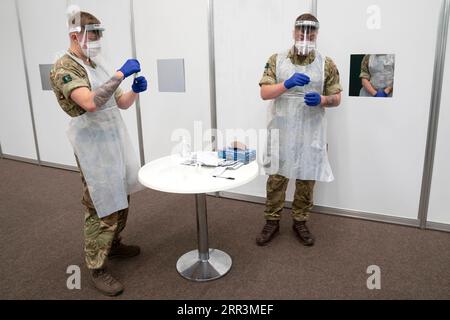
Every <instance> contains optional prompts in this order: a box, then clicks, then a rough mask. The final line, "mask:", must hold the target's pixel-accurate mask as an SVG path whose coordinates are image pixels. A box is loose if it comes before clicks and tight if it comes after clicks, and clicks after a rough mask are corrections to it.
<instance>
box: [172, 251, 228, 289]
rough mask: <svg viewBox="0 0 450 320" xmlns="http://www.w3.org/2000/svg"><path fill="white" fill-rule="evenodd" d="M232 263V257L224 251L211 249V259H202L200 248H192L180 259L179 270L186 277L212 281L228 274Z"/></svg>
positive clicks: (193, 279) (194, 279)
mask: <svg viewBox="0 0 450 320" xmlns="http://www.w3.org/2000/svg"><path fill="white" fill-rule="evenodd" d="M231 264H232V262H231V257H230V256H229V255H228V254H227V253H225V252H223V251H220V250H217V249H209V260H200V259H199V256H198V250H192V251H189V252H188V253H185V254H184V255H182V256H181V257H180V258H179V259H178V261H177V270H178V272H179V273H180V274H181V275H182V276H183V277H184V278H186V279H189V280H192V281H210V280H215V279H219V278H220V277H223V276H224V275H225V274H227V272H228V271H230V269H231Z"/></svg>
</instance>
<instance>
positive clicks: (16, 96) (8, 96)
mask: <svg viewBox="0 0 450 320" xmlns="http://www.w3.org/2000/svg"><path fill="white" fill-rule="evenodd" d="M0 15H1V18H0V37H1V39H3V40H2V43H3V45H2V59H1V60H0V69H1V70H2V74H3V75H4V76H2V77H0V88H2V89H1V92H2V93H1V94H0V143H1V148H2V152H3V154H4V155H9V156H14V157H21V158H26V159H32V160H37V154H36V147H35V142H34V135H33V125H32V119H31V112H30V104H29V101H28V94H27V84H26V78H25V70H24V66H23V56H22V49H21V43H20V34H19V25H18V21H17V14H16V6H15V1H14V0H5V1H1V2H0Z"/></svg>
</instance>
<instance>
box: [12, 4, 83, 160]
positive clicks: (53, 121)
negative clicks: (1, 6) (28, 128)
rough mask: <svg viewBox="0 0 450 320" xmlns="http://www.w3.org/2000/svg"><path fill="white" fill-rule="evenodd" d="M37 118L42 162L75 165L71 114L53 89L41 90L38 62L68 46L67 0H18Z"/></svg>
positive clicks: (48, 61)
mask: <svg viewBox="0 0 450 320" xmlns="http://www.w3.org/2000/svg"><path fill="white" fill-rule="evenodd" d="M18 6H19V14H20V20H21V24H22V30H23V41H24V47H25V48H24V49H25V56H26V62H27V69H28V74H29V80H30V91H31V97H32V101H33V107H34V119H35V124H36V134H37V140H38V145H39V152H40V157H41V160H42V161H43V162H50V163H55V164H60V165H72V166H74V165H75V159H74V156H73V151H72V147H71V146H70V143H69V141H68V140H67V138H66V134H65V130H66V127H67V124H68V122H69V117H68V116H67V115H66V114H65V113H64V112H63V111H62V110H61V108H60V107H59V105H58V103H57V101H56V98H55V95H54V93H53V91H44V90H42V85H41V76H40V70H39V65H40V64H51V63H54V62H55V60H56V57H57V55H58V54H60V53H61V52H64V50H66V49H67V47H68V44H69V39H68V35H67V25H66V14H65V10H66V2H65V1H59V0H42V1H32V0H18Z"/></svg>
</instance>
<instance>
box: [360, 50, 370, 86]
mask: <svg viewBox="0 0 450 320" xmlns="http://www.w3.org/2000/svg"><path fill="white" fill-rule="evenodd" d="M369 57H370V55H368V54H366V55H365V56H364V58H363V60H362V62H361V73H360V74H359V77H360V78H363V79H367V80H370V72H369Z"/></svg>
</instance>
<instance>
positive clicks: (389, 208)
mask: <svg viewBox="0 0 450 320" xmlns="http://www.w3.org/2000/svg"><path fill="white" fill-rule="evenodd" d="M299 3H300V4H299ZM302 3H303V5H304V7H302V6H301V4H302ZM307 3H308V2H307V1H305V2H301V1H292V2H291V1H288V2H286V1H283V2H280V1H216V4H215V20H216V26H215V28H216V62H217V66H216V69H217V78H218V81H217V82H218V83H217V90H218V95H217V98H218V112H217V113H218V123H219V127H220V128H226V127H243V128H260V127H261V126H264V125H265V123H264V121H265V120H264V119H265V112H266V104H265V103H264V102H263V101H261V99H260V98H259V88H258V86H257V84H258V81H259V79H260V77H261V74H262V71H263V68H264V65H265V63H266V61H267V58H268V57H269V56H270V55H271V54H272V53H275V52H277V51H281V50H284V49H287V48H289V46H290V45H292V40H291V34H292V29H293V27H292V25H293V22H294V20H295V18H296V16H297V15H299V14H300V13H303V12H304V11H307V9H308V7H307V6H306V4H307ZM317 3H318V18H319V20H320V22H321V30H320V33H319V39H318V46H319V50H320V51H321V52H322V53H323V54H325V55H327V56H330V57H332V58H333V60H334V61H335V62H336V64H337V66H338V68H339V71H340V75H341V83H342V85H343V87H344V92H343V93H342V97H343V99H342V104H341V106H340V107H339V108H337V109H329V110H327V114H328V141H329V156H330V161H331V165H332V168H333V171H334V174H335V181H334V182H332V183H329V184H325V183H323V184H322V183H320V184H318V185H317V188H316V194H315V203H316V205H318V206H319V208H320V207H331V208H337V209H343V210H351V211H359V212H364V213H375V214H380V215H388V216H394V217H399V218H405V219H411V220H412V221H416V219H417V214H418V205H419V198H420V188H421V181H422V171H423V159H424V151H425V143H426V134H427V124H428V113H429V108H430V96H431V84H432V76H433V65H434V48H435V41H436V33H437V20H438V17H439V9H440V3H439V1H436V2H425V1H415V2H414V5H412V4H411V2H410V1H406V0H402V1H395V2H392V1H387V0H377V1H372V0H363V1H351V0H345V1H332V0H320V1H318V2H317ZM374 6H375V7H374ZM293 8H296V9H293ZM369 8H371V9H370V10H373V8H375V9H376V10H379V12H380V18H381V28H380V29H375V30H373V29H369V28H368V27H367V25H368V24H367V21H368V20H369V18H370V17H371V14H370V12H373V11H370V10H369V11H368V9H369ZM368 12H369V13H368ZM417 21H427V26H426V28H424V27H423V24H419V23H417ZM417 39H420V46H419V47H420V48H418V41H417ZM370 53H394V54H395V58H396V66H395V94H394V97H393V98H390V99H373V98H362V97H361V98H360V97H349V96H348V86H349V68H350V55H351V54H370ZM419 62H420V63H419ZM419 79H420V80H419ZM264 182H265V179H263V178H261V179H259V180H258V181H256V182H255V183H254V184H251V185H248V186H246V187H245V188H241V189H239V190H235V191H236V192H238V193H241V194H243V195H246V196H249V195H250V196H265V185H264ZM287 199H288V200H290V199H292V188H291V190H290V193H289V194H288V197H287ZM405 221H406V220H405ZM411 223H413V222H411Z"/></svg>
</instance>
